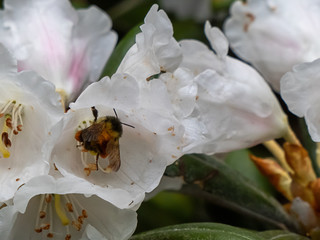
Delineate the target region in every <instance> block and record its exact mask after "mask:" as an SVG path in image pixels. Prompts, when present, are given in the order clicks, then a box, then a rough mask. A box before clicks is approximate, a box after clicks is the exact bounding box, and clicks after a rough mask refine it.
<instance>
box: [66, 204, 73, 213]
mask: <svg viewBox="0 0 320 240" xmlns="http://www.w3.org/2000/svg"><path fill="white" fill-rule="evenodd" d="M66 207H67V210H68V212H73V206H72V203H70V202H67V203H66Z"/></svg>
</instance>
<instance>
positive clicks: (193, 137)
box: [174, 22, 287, 153]
mask: <svg viewBox="0 0 320 240" xmlns="http://www.w3.org/2000/svg"><path fill="white" fill-rule="evenodd" d="M205 33H206V36H207V38H208V40H209V42H210V44H211V47H212V48H213V50H214V52H213V51H210V50H209V49H208V47H207V46H205V45H204V44H203V43H201V42H199V41H195V40H184V41H181V42H180V45H181V48H182V51H183V61H182V63H181V65H180V67H181V68H187V69H189V71H192V72H193V75H194V82H195V83H196V84H197V94H196V97H195V99H196V103H195V105H194V109H193V111H192V112H191V114H190V115H189V116H186V117H184V118H183V120H182V121H183V125H184V126H185V139H186V146H185V147H184V153H192V152H197V153H218V152H226V151H232V150H235V149H241V148H245V147H249V146H253V145H256V144H259V143H262V142H264V141H267V140H270V139H274V138H278V137H281V136H283V135H284V133H285V131H286V129H287V124H286V116H285V114H284V113H283V111H282V109H281V107H280V105H279V103H278V101H277V99H276V97H275V96H274V94H273V93H272V91H271V89H270V88H269V86H268V85H267V84H266V82H265V81H264V79H263V78H262V77H261V76H260V75H259V74H258V73H257V72H256V71H255V70H254V69H253V68H251V67H250V66H248V65H246V64H244V63H242V62H240V61H238V60H236V59H234V58H231V57H228V56H227V52H228V42H227V40H226V38H225V36H224V35H223V33H222V32H221V31H220V30H219V29H218V28H211V26H210V24H209V23H208V22H207V23H206V26H205ZM195 59H196V61H195ZM174 74H175V73H174ZM175 76H176V77H179V75H177V74H175ZM180 78H181V79H182V77H180ZM180 81H182V80H180Z"/></svg>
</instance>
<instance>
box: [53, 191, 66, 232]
mask: <svg viewBox="0 0 320 240" xmlns="http://www.w3.org/2000/svg"><path fill="white" fill-rule="evenodd" d="M54 207H55V209H56V213H57V215H58V217H59V218H60V221H61V223H62V225H64V226H66V225H68V224H69V222H70V220H69V218H68V217H67V215H66V213H65V211H64V209H63V208H62V207H61V199H60V195H59V194H54Z"/></svg>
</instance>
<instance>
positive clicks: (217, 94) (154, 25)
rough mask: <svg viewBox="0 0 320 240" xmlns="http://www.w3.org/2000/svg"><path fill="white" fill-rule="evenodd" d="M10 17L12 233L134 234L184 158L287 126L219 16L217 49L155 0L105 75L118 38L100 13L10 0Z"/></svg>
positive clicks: (51, 2) (209, 30) (7, 151)
mask: <svg viewBox="0 0 320 240" xmlns="http://www.w3.org/2000/svg"><path fill="white" fill-rule="evenodd" d="M26 22H28V24H27V25H26V24H25V23H26ZM1 24H2V25H1V31H2V34H1V36H0V43H1V44H2V45H1V47H0V62H1V67H0V75H1V78H0V81H1V88H0V91H1V94H0V100H1V101H0V102H1V107H0V108H1V110H0V124H2V125H1V126H2V132H1V140H0V152H1V153H0V155H1V158H0V172H1V177H0V186H1V188H0V189H1V190H0V202H1V203H2V207H1V209H0V236H1V238H2V239H39V238H47V237H48V238H54V239H71V238H72V239H128V238H129V237H130V236H131V235H132V234H133V232H134V230H135V227H136V223H137V222H136V221H137V220H136V212H135V211H136V210H137V208H138V207H139V205H140V204H141V202H142V201H143V199H144V197H145V194H146V193H148V192H151V191H152V190H154V189H155V188H156V187H157V185H158V184H159V182H160V180H161V177H162V176H163V173H164V171H165V168H166V167H167V166H168V165H169V164H172V163H173V162H174V161H175V160H177V159H178V158H179V157H181V156H182V155H183V154H187V153H203V154H213V153H218V152H227V151H232V150H235V149H240V148H244V147H249V146H253V145H256V144H259V143H261V142H263V141H267V140H270V139H274V138H277V137H281V136H283V134H285V132H286V130H287V123H286V116H285V114H284V113H283V112H282V109H281V107H280V105H279V103H278V101H277V99H276V97H275V96H274V95H273V93H272V91H271V89H270V88H269V86H268V85H267V84H266V83H265V82H264V80H263V78H262V77H261V76H260V75H259V74H258V73H257V72H256V71H255V70H254V69H253V68H252V67H250V66H248V65H246V64H244V63H242V62H241V61H238V60H236V59H234V58H232V57H229V56H227V52H228V47H229V44H228V41H227V39H226V37H225V36H224V35H223V33H222V32H221V31H220V30H219V29H218V28H215V27H211V26H210V24H209V23H208V22H207V23H206V26H205V34H206V36H207V38H208V40H209V42H210V45H211V47H212V49H213V51H212V50H210V48H208V47H207V46H206V45H205V44H203V43H201V42H199V41H196V40H184V41H181V42H179V43H178V42H177V41H176V40H175V39H174V37H173V28H172V24H171V22H170V20H169V18H168V17H167V15H166V13H165V12H164V11H162V10H158V6H157V5H154V6H153V7H152V8H151V9H150V11H149V12H148V14H147V16H146V17H145V23H144V24H143V25H142V26H141V32H140V33H139V34H137V35H136V43H135V44H134V45H133V46H132V47H131V48H130V49H129V51H128V52H127V54H126V55H125V57H124V58H123V60H122V62H121V64H120V66H119V68H118V70H117V71H116V73H115V74H114V75H113V76H111V77H110V78H109V77H104V78H102V79H101V80H100V81H98V80H99V79H98V78H99V76H100V74H101V72H102V68H103V66H104V65H105V63H106V61H107V59H108V58H109V56H110V54H111V53H112V50H113V48H114V46H115V44H116V40H117V37H116V34H115V33H114V32H113V31H112V30H111V20H110V18H109V17H108V16H107V15H106V14H105V13H104V12H102V11H101V10H99V9H97V8H95V7H91V8H89V9H86V10H74V9H73V8H72V6H71V4H70V3H69V1H68V0H32V1H31V0H27V1H24V2H22V1H21V0H10V1H9V0H7V1H5V2H4V10H3V11H2V14H1ZM83 89H84V90H83ZM58 93H60V95H59V94H58ZM72 100H75V102H73V103H71V104H70V105H69V102H71V101H72ZM64 104H68V105H69V106H68V111H67V112H64V107H65V106H64Z"/></svg>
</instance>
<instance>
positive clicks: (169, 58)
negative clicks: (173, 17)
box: [117, 5, 181, 80]
mask: <svg viewBox="0 0 320 240" xmlns="http://www.w3.org/2000/svg"><path fill="white" fill-rule="evenodd" d="M140 28H141V30H142V32H141V33H139V34H137V36H136V44H135V45H133V46H132V47H131V48H130V49H129V51H128V52H127V54H126V55H125V57H124V58H123V60H122V62H121V64H120V66H119V68H118V70H117V72H118V73H128V74H130V75H132V76H133V77H136V78H139V79H142V80H145V79H147V78H149V77H150V76H153V75H154V74H158V73H160V71H173V70H174V69H176V68H177V67H178V65H179V63H180V61H181V50H180V47H179V45H178V43H177V42H176V40H175V39H174V38H173V37H172V35H173V29H172V24H171V22H170V20H169V18H168V16H167V15H166V13H165V12H164V11H162V10H159V11H158V6H157V5H153V6H152V7H151V9H150V11H149V12H148V14H147V16H146V17H145V24H143V25H142V26H141V27H140Z"/></svg>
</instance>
